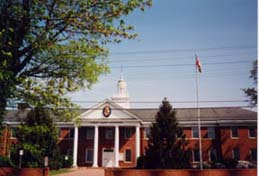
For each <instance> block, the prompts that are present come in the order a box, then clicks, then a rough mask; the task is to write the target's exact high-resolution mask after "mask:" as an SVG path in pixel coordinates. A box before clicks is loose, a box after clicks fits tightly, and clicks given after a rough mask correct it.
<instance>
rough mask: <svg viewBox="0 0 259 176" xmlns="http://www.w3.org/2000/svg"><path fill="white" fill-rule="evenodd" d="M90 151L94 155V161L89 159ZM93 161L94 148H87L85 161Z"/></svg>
mask: <svg viewBox="0 0 259 176" xmlns="http://www.w3.org/2000/svg"><path fill="white" fill-rule="evenodd" d="M89 151H92V155H93V156H92V158H93V160H92V161H88V160H87V158H88V153H89ZM93 161H94V149H92V148H86V149H85V163H93Z"/></svg>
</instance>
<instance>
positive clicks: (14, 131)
mask: <svg viewBox="0 0 259 176" xmlns="http://www.w3.org/2000/svg"><path fill="white" fill-rule="evenodd" d="M16 137H17V128H16V127H13V128H11V138H16Z"/></svg>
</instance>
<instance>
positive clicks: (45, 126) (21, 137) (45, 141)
mask: <svg viewBox="0 0 259 176" xmlns="http://www.w3.org/2000/svg"><path fill="white" fill-rule="evenodd" d="M57 137H58V135H57V128H56V127H55V126H54V125H53V121H52V117H51V114H49V112H48V111H47V110H46V109H43V108H39V107H37V108H35V109H34V110H32V111H30V112H29V113H28V115H27V117H26V119H25V120H24V122H23V124H22V125H20V126H19V127H18V129H17V139H18V141H19V142H18V144H17V145H15V146H14V147H13V148H12V152H11V158H12V161H13V162H14V163H15V164H16V165H18V161H19V150H20V149H23V150H24V155H23V157H22V158H23V162H22V167H41V166H43V159H44V157H45V156H48V157H50V158H51V157H54V154H55V152H56V151H57Z"/></svg>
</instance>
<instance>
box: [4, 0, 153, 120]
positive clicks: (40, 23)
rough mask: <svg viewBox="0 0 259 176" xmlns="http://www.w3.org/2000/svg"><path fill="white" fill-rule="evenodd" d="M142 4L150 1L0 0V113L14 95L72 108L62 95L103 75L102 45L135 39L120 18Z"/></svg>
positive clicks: (104, 53)
mask: <svg viewBox="0 0 259 176" xmlns="http://www.w3.org/2000/svg"><path fill="white" fill-rule="evenodd" d="M147 6H151V0H126V1H125V0H106V1H103V0H100V1H97V0H73V1H67V0H58V1H57V0H48V1H47V0H22V1H21V0H12V1H5V0H0V12H1V13H0V14H1V15H0V85H1V89H0V117H2V116H3V114H4V111H5V108H6V106H7V103H8V100H14V99H16V100H19V101H23V102H28V103H29V104H30V105H31V106H33V107H37V106H43V105H44V106H45V107H46V106H47V107H49V108H53V109H54V110H55V109H56V108H57V107H71V106H72V107H73V104H72V103H71V102H70V101H69V99H68V98H66V96H65V95H66V94H67V93H68V92H74V91H77V90H79V89H82V88H91V86H92V84H94V83H96V82H97V81H98V77H99V76H100V75H101V74H104V73H108V71H109V68H108V65H107V64H108V61H107V60H106V57H107V55H108V50H107V49H106V45H107V44H108V43H110V42H116V43H119V42H120V41H121V40H122V39H133V38H135V37H136V36H137V35H136V34H135V33H134V32H132V31H133V30H134V28H133V26H131V25H127V24H126V22H125V20H124V19H125V17H126V16H127V15H128V14H130V13H131V12H133V11H134V10H135V9H140V10H144V9H145V7H147ZM63 110H66V108H63ZM69 112H70V111H66V113H67V115H68V114H69ZM1 120H2V118H0V124H1Z"/></svg>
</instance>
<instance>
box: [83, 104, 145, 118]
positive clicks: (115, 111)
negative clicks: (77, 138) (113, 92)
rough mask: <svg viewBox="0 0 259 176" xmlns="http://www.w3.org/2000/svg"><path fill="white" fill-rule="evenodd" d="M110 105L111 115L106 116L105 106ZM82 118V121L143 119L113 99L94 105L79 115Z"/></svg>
mask: <svg viewBox="0 0 259 176" xmlns="http://www.w3.org/2000/svg"><path fill="white" fill-rule="evenodd" d="M106 106H108V107H109V108H110V111H111V113H110V115H109V116H107V117H105V114H104V112H103V111H104V108H105V107H106ZM79 118H80V120H82V121H98V122H100V121H104V122H106V121H135V122H136V121H138V122H141V120H140V119H139V118H138V117H137V116H135V115H134V114H132V113H130V112H129V111H127V109H124V108H123V107H121V106H119V105H118V104H116V103H115V102H113V101H112V100H108V99H106V100H104V101H102V102H100V103H98V104H97V105H95V106H93V107H92V108H90V109H88V110H86V111H85V112H84V113H82V114H81V115H80V116H79Z"/></svg>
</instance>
